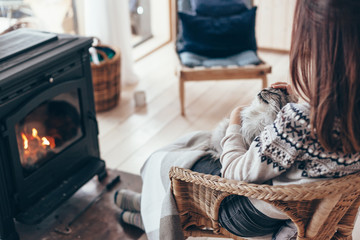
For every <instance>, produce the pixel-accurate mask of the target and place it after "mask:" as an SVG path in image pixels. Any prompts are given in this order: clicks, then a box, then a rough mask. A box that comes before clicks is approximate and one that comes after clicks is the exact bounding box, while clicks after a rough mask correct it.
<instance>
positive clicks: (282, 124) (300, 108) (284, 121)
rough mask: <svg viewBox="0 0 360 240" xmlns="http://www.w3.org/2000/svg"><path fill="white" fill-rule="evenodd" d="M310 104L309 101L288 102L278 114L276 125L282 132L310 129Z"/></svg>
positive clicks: (303, 131) (304, 131) (306, 130)
mask: <svg viewBox="0 0 360 240" xmlns="http://www.w3.org/2000/svg"><path fill="white" fill-rule="evenodd" d="M309 116H310V106H309V104H307V103H288V104H287V105H285V106H284V107H283V108H282V109H281V110H280V112H279V113H278V115H277V118H276V120H275V122H274V127H275V128H277V129H278V131H279V132H280V133H283V132H284V133H288V132H289V131H291V132H301V133H302V134H304V133H307V132H308V131H309V130H310V118H309Z"/></svg>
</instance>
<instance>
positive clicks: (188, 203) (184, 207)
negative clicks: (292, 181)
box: [169, 167, 360, 240]
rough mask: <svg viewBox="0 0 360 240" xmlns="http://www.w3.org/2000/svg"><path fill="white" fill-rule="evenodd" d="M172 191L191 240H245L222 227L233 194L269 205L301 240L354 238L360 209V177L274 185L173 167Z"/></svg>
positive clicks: (358, 175) (184, 228)
mask: <svg viewBox="0 0 360 240" xmlns="http://www.w3.org/2000/svg"><path fill="white" fill-rule="evenodd" d="M169 176H170V180H171V190H172V193H173V196H174V199H175V201H176V205H177V209H178V211H179V215H180V219H181V224H182V228H183V232H184V234H185V236H186V237H189V236H193V237H223V238H224V237H230V238H233V239H235V240H238V239H242V238H240V237H238V236H235V235H233V234H231V233H230V232H228V231H227V230H226V229H224V228H222V227H221V226H220V225H219V222H218V219H219V216H218V212H219V207H220V203H221V201H222V200H223V199H224V198H225V197H227V196H229V195H232V194H236V195H241V196H246V197H251V198H256V199H260V200H263V201H265V202H268V203H270V204H272V205H274V206H276V207H277V208H279V209H281V210H282V211H283V212H284V213H285V214H287V215H288V216H289V218H290V219H291V220H292V221H293V222H294V223H295V225H296V227H297V229H298V236H297V240H305V239H306V240H310V239H313V240H325V239H352V231H353V228H354V222H355V218H356V214H357V211H358V208H359V205H360V198H359V194H360V188H359V186H360V185H359V184H360V173H356V174H352V175H348V176H345V177H341V178H336V179H329V180H323V181H317V182H312V183H307V184H302V185H286V186H270V185H261V184H250V183H245V182H241V181H235V180H229V179H225V178H221V177H218V176H213V175H207V174H202V173H197V172H193V171H191V170H189V169H183V168H178V167H172V168H171V170H170V172H169Z"/></svg>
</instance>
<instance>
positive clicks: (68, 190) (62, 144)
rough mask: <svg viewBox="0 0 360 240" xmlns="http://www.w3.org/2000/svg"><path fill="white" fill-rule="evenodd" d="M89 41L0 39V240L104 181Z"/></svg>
mask: <svg viewBox="0 0 360 240" xmlns="http://www.w3.org/2000/svg"><path fill="white" fill-rule="evenodd" d="M91 44H92V39H91V38H85V37H78V36H71V35H57V34H53V33H46V32H39V31H33V30H29V29H20V30H16V31H13V32H10V33H8V34H5V35H3V36H0V239H2V240H5V239H6V240H9V239H11V240H12V239H19V237H18V234H17V232H16V229H15V224H14V219H16V220H17V221H19V222H22V223H26V224H35V223H38V222H40V221H41V220H42V219H44V218H45V217H46V216H47V215H48V214H50V213H51V212H52V211H53V210H55V209H56V208H57V207H58V206H59V205H60V204H61V203H63V202H64V201H65V200H66V199H68V198H69V197H70V196H71V195H72V194H74V193H75V192H76V191H77V190H78V189H79V188H80V187H81V186H82V185H84V184H85V183H86V182H87V181H89V180H90V179H91V178H92V177H94V176H95V175H98V176H99V179H100V180H101V179H102V178H104V177H105V176H106V170H105V163H104V161H102V160H101V159H100V156H99V146H98V139H97V136H98V128H97V121H96V116H95V109H94V97H93V87H92V81H91V68H90V61H89V53H88V49H89V47H90V46H91Z"/></svg>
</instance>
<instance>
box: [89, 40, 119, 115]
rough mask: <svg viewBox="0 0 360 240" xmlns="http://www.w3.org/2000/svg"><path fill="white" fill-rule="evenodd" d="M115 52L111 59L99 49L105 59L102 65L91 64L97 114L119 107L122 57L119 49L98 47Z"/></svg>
mask: <svg viewBox="0 0 360 240" xmlns="http://www.w3.org/2000/svg"><path fill="white" fill-rule="evenodd" d="M98 46H99V47H107V48H110V49H112V50H113V51H115V55H114V56H113V57H112V58H111V59H109V58H108V57H107V55H106V53H104V52H102V51H101V50H99V49H97V52H98V53H99V54H100V55H101V56H102V57H103V58H104V61H101V62H100V64H98V65H96V64H94V63H91V72H92V79H93V87H94V99H95V110H96V112H102V111H107V110H110V109H112V108H114V107H116V106H117V104H118V102H119V98H120V93H121V74H120V73H121V57H120V51H119V50H118V49H117V48H114V47H112V46H108V45H98Z"/></svg>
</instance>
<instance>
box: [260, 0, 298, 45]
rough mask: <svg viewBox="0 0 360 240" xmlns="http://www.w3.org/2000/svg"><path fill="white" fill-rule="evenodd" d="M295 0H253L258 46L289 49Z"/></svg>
mask: <svg viewBox="0 0 360 240" xmlns="http://www.w3.org/2000/svg"><path fill="white" fill-rule="evenodd" d="M295 3H296V0H254V5H256V6H257V7H258V9H257V13H256V38H257V43H258V46H259V47H260V48H272V49H278V50H289V49H290V40H291V29H292V22H293V15H294V9H295Z"/></svg>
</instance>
